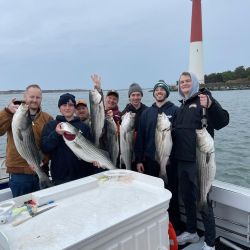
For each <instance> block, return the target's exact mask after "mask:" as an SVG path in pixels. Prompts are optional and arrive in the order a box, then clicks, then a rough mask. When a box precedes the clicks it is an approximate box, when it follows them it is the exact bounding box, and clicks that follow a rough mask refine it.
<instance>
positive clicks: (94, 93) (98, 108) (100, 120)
mask: <svg viewBox="0 0 250 250" xmlns="http://www.w3.org/2000/svg"><path fill="white" fill-rule="evenodd" d="M89 103H90V114H91V129H92V133H93V136H94V142H95V145H96V146H97V147H99V146H100V137H101V134H102V129H103V127H104V119H105V112H104V103H103V96H102V95H101V94H100V93H99V92H98V90H96V89H94V90H90V91H89Z"/></svg>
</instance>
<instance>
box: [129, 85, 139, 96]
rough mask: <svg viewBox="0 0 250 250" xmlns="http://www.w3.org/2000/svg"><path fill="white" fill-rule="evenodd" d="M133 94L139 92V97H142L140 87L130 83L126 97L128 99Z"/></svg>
mask: <svg viewBox="0 0 250 250" xmlns="http://www.w3.org/2000/svg"><path fill="white" fill-rule="evenodd" d="M133 92H140V93H141V95H142V96H143V92H142V88H141V86H140V85H139V84H138V83H132V84H131V85H130V86H129V89H128V97H130V95H131V94H132V93H133Z"/></svg>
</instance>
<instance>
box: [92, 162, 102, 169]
mask: <svg viewBox="0 0 250 250" xmlns="http://www.w3.org/2000/svg"><path fill="white" fill-rule="evenodd" d="M92 164H93V166H95V167H98V168H100V167H101V164H100V162H98V161H93V162H92Z"/></svg>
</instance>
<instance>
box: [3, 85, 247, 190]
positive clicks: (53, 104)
mask: <svg viewBox="0 0 250 250" xmlns="http://www.w3.org/2000/svg"><path fill="white" fill-rule="evenodd" d="M73 94H74V95H75V96H76V97H77V98H84V99H86V100H88V93H86V92H82V93H81V92H77V93H73ZM59 96H60V93H48V94H44V95H43V104H42V107H43V110H44V111H46V112H48V113H50V114H51V115H53V116H56V115H57V114H58V108H57V101H58V98H59ZM213 96H214V97H215V98H216V99H217V100H218V101H219V102H220V103H221V105H222V106H223V107H224V108H225V109H227V110H228V112H229V114H230V124H229V125H228V126H227V127H225V128H223V129H222V130H220V131H216V132H215V146H216V162H217V173H216V179H218V180H221V181H226V182H230V183H233V184H236V185H241V186H244V187H248V188H250V155H249V152H250V132H249V123H250V115H249V114H250V105H249V100H250V90H231V91H214V92H213ZM14 97H17V98H21V95H0V109H2V108H4V107H5V106H6V105H7V104H8V102H9V101H10V100H11V99H12V98H14ZM169 99H170V100H171V101H172V102H174V103H175V104H177V105H179V103H178V101H177V100H178V94H177V92H172V93H171V95H170V97H169ZM127 102H128V97H127V91H120V101H119V107H120V109H121V110H122V109H123V108H124V107H125V104H126V103H127ZM143 102H144V103H145V104H147V105H151V104H152V102H153V97H152V92H148V91H144V97H143ZM5 142H6V137H5V136H3V137H1V138H0V155H1V156H2V155H4V152H5Z"/></svg>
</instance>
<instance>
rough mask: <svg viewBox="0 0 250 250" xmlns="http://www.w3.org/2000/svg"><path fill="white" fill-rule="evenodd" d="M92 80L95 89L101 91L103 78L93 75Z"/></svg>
mask: <svg viewBox="0 0 250 250" xmlns="http://www.w3.org/2000/svg"><path fill="white" fill-rule="evenodd" d="M91 79H92V81H93V83H94V88H95V89H97V90H98V91H100V90H101V88H102V87H101V77H100V76H98V75H97V74H93V75H91Z"/></svg>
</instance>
